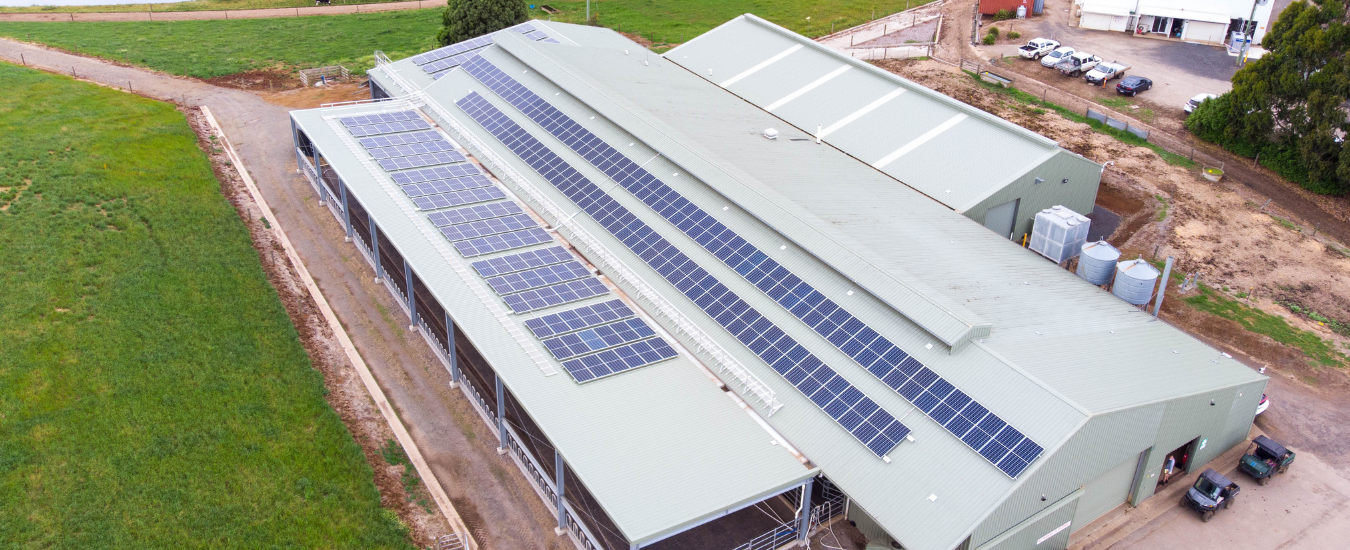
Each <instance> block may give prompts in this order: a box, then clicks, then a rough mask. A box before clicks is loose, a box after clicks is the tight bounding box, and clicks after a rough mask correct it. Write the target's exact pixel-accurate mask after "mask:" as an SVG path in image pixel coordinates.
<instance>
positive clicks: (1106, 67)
mask: <svg viewBox="0 0 1350 550" xmlns="http://www.w3.org/2000/svg"><path fill="white" fill-rule="evenodd" d="M1128 70H1130V66H1129V65H1121V64H1120V63H1116V62H1114V61H1112V62H1110V63H1098V64H1097V66H1096V67H1093V68H1092V70H1091V71H1088V73H1087V74H1085V75H1083V80H1086V81H1088V83H1089V84H1092V85H1093V86H1105V85H1106V81H1108V80H1112V79H1116V78H1120V77H1122V76H1125V71H1128Z"/></svg>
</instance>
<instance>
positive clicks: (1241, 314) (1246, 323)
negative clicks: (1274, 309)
mask: <svg viewBox="0 0 1350 550" xmlns="http://www.w3.org/2000/svg"><path fill="white" fill-rule="evenodd" d="M1172 279H1173V284H1175V283H1176V282H1178V281H1180V280H1181V278H1180V277H1179V274H1177V273H1173V277H1172ZM1197 290H1198V291H1199V293H1198V294H1195V295H1193V296H1187V297H1185V298H1182V299H1181V301H1183V302H1185V303H1186V304H1187V305H1189V306H1191V307H1193V308H1195V309H1197V310H1200V311H1203V312H1206V313H1210V314H1213V315H1217V316H1219V317H1222V318H1224V319H1230V320H1233V321H1237V322H1238V324H1240V325H1242V326H1243V327H1244V328H1246V329H1247V330H1249V331H1251V332H1254V333H1257V334H1264V335H1266V336H1269V337H1270V338H1271V339H1273V340H1275V341H1276V342H1279V343H1281V344H1285V345H1288V346H1292V347H1295V348H1298V349H1299V350H1300V351H1302V352H1303V354H1304V355H1306V356H1307V357H1308V358H1309V359H1311V360H1312V361H1313V362H1314V363H1315V364H1317V365H1320V366H1326V367H1343V366H1345V365H1346V363H1347V361H1350V356H1346V354H1344V353H1342V352H1340V351H1338V350H1337V349H1336V344H1335V343H1333V342H1329V341H1327V340H1325V339H1323V338H1322V337H1321V336H1318V335H1317V334H1314V333H1312V332H1308V331H1306V330H1303V329H1300V328H1296V327H1292V326H1290V325H1289V323H1288V322H1286V321H1285V320H1284V318H1282V317H1280V316H1278V315H1272V314H1269V313H1266V312H1264V311H1261V310H1259V309H1256V308H1254V307H1251V306H1248V305H1246V304H1243V303H1241V302H1239V301H1237V300H1233V299H1231V298H1229V297H1228V296H1227V295H1226V294H1225V293H1223V292H1220V291H1218V290H1215V289H1214V288H1211V287H1209V286H1207V285H1205V284H1204V283H1203V282H1202V283H1200V285H1199V287H1198V289H1197ZM1286 307H1287V306H1286ZM1291 309H1292V308H1291Z"/></svg>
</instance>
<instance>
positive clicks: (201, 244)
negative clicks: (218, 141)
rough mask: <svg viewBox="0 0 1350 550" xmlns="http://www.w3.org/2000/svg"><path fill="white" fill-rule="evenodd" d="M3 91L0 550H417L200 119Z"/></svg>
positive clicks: (122, 98)
mask: <svg viewBox="0 0 1350 550" xmlns="http://www.w3.org/2000/svg"><path fill="white" fill-rule="evenodd" d="M0 80H3V81H5V82H6V83H8V84H10V85H11V86H14V87H17V88H22V89H24V90H25V93H21V94H7V95H6V96H5V97H4V98H0V249H3V250H4V251H5V254H3V257H2V258H0V281H3V286H4V288H5V292H4V294H3V297H0V333H2V334H3V338H4V342H5V344H4V345H3V346H0V365H3V366H2V367H0V427H3V429H2V430H0V546H5V547H10V548H35V547H43V548H128V547H135V548H184V547H200V546H215V547H234V548H259V547H283V546H290V547H313V546H316V545H317V546H322V547H326V548H410V547H411V541H410V539H409V537H408V531H407V528H406V527H405V526H404V525H402V524H401V522H400V521H399V519H398V517H397V516H396V515H395V514H394V513H392V512H391V511H390V510H387V509H385V508H382V507H381V497H380V494H379V493H378V492H377V490H376V487H375V484H374V483H372V470H371V466H369V465H368V463H367V462H366V459H365V457H364V456H363V452H362V449H361V447H359V446H358V445H357V444H356V442H354V441H353V438H352V435H351V434H350V433H349V432H348V431H347V429H346V428H345V427H344V426H343V424H342V421H341V420H340V419H339V417H338V415H337V414H335V413H334V410H333V409H332V408H331V407H330V406H329V404H328V403H326V402H325V395H326V393H327V390H326V389H325V385H324V380H323V376H322V375H321V374H320V373H319V372H318V371H316V370H314V369H313V368H311V365H310V359H309V357H308V356H307V355H306V351H305V349H304V347H302V345H301V342H300V338H299V335H298V333H297V331H296V329H295V327H294V326H293V325H292V324H291V321H290V319H288V317H287V313H286V311H285V310H284V309H283V308H282V304H281V302H280V301H279V300H278V296H277V291H276V290H274V289H273V287H272V286H271V284H270V283H269V281H268V278H267V277H266V276H265V275H264V273H263V270H262V268H261V266H260V264H259V259H258V255H257V253H256V251H255V250H254V249H253V247H252V243H251V241H250V238H249V234H248V231H247V230H246V229H245V228H244V225H243V224H241V223H240V220H239V218H238V217H237V215H236V213H235V210H234V208H233V207H232V206H231V205H230V203H229V202H227V201H226V199H225V197H224V196H223V195H222V193H221V185H220V182H219V181H217V179H216V177H215V175H214V174H213V173H212V167H211V164H210V162H208V160H207V155H206V154H205V153H204V152H203V150H202V149H201V148H199V145H198V139H197V136H196V135H195V134H194V133H193V131H192V130H191V129H190V128H189V127H188V124H187V122H186V121H185V120H184V117H183V114H182V113H180V112H179V111H177V110H175V109H174V108H173V107H172V106H171V105H168V104H165V103H159V102H155V101H151V100H147V99H144V98H141V97H137V96H133V95H129V94H124V93H120V92H116V91H112V90H109V89H106V88H102V87H99V86H96V85H93V84H88V83H82V82H76V81H73V80H72V79H70V78H67V77H62V76H53V75H49V74H45V73H41V72H37V71H33V70H29V69H23V68H19V67H15V66H13V65H8V64H3V63H0Z"/></svg>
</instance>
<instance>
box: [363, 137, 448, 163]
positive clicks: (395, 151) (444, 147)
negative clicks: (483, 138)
mask: <svg viewBox="0 0 1350 550" xmlns="http://www.w3.org/2000/svg"><path fill="white" fill-rule="evenodd" d="M414 133H419V134H420V133H426V132H414ZM400 135H404V134H393V135H391V136H381V137H396V136H400ZM368 139H374V138H366V139H363V140H361V141H366V140H368ZM366 150H367V151H370V156H372V157H375V158H377V159H391V158H395V157H411V156H413V155H425V154H427V153H439V152H441V151H454V150H455V146H454V145H450V142H448V141H445V140H443V139H438V140H434V141H424V142H419V143H408V144H405V145H390V146H388V147H366Z"/></svg>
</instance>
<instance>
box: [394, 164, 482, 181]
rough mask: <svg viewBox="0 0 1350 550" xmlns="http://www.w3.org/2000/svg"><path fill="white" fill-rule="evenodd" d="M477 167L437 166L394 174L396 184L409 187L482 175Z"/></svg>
mask: <svg viewBox="0 0 1350 550" xmlns="http://www.w3.org/2000/svg"><path fill="white" fill-rule="evenodd" d="M482 173H483V172H481V171H479V170H478V167H477V166H474V165H472V164H456V165H454V166H437V167H435V168H426V169H423V170H409V171H406V172H399V173H397V174H393V175H392V176H390V177H392V178H394V183H397V184H399V185H407V184H409V183H421V182H424V181H435V180H445V179H452V178H462V177H465V176H472V175H474V174H482Z"/></svg>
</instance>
